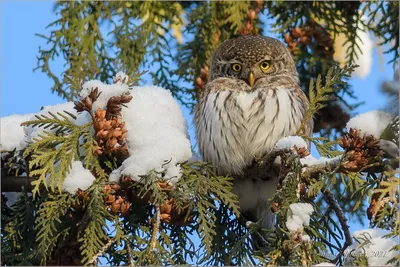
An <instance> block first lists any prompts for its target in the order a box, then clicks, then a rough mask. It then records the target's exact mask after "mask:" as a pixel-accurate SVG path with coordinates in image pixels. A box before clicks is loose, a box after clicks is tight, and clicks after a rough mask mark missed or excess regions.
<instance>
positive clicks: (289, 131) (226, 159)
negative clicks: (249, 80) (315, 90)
mask: <svg viewBox="0 0 400 267" xmlns="http://www.w3.org/2000/svg"><path fill="white" fill-rule="evenodd" d="M293 90H294V89H269V90H268V89H267V90H263V89H258V90H256V91H254V92H246V91H235V92H233V91H230V90H221V91H212V92H210V93H209V94H208V95H207V96H206V98H205V101H204V103H202V105H203V107H201V109H202V111H203V113H204V115H203V116H204V120H201V121H200V122H199V123H198V125H197V136H198V139H199V144H200V145H201V146H202V147H201V151H202V153H203V155H204V156H205V160H206V161H210V162H212V163H214V164H215V166H217V167H218V170H219V171H220V172H222V173H231V174H242V173H243V169H244V168H245V167H246V166H249V165H250V164H251V162H252V160H253V159H254V158H255V157H261V156H263V155H265V154H267V153H268V152H270V151H271V149H272V148H273V147H274V145H275V143H276V142H277V141H278V140H279V139H280V138H282V137H283V136H289V135H293V134H295V132H296V130H297V129H298V128H299V126H300V124H301V117H299V116H294V115H293V113H296V112H298V113H302V112H303V110H304V108H303V107H302V103H301V102H300V101H291V100H290V97H292V96H291V93H292V91H293ZM292 104H294V105H293V106H292ZM225 109H228V110H229V112H222V111H223V110H225Z"/></svg>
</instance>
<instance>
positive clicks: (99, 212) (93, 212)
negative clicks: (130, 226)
mask: <svg viewBox="0 0 400 267" xmlns="http://www.w3.org/2000/svg"><path fill="white" fill-rule="evenodd" d="M103 188H104V184H102V183H100V182H99V181H96V183H94V184H93V185H92V186H91V187H90V188H89V189H88V190H87V193H88V194H89V195H90V199H89V201H88V203H87V208H86V212H85V214H84V215H83V218H82V222H83V223H82V224H81V225H80V228H81V229H82V230H81V231H80V235H78V241H79V242H80V243H81V247H80V249H81V251H82V256H83V263H85V264H92V263H93V262H92V259H93V257H94V256H95V255H97V253H98V252H99V250H100V249H101V248H102V247H104V245H105V244H106V243H107V241H109V240H108V237H107V234H106V229H107V224H106V222H107V219H111V215H110V214H109V213H108V212H107V210H106V208H105V207H104V192H103ZM117 237H118V236H117Z"/></svg>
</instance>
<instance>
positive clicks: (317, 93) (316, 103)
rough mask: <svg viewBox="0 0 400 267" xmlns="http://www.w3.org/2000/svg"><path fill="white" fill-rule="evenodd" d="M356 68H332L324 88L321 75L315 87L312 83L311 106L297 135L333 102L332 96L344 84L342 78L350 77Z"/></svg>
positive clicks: (310, 89)
mask: <svg viewBox="0 0 400 267" xmlns="http://www.w3.org/2000/svg"><path fill="white" fill-rule="evenodd" d="M356 67H357V65H349V66H346V67H344V68H343V69H339V70H338V69H337V68H335V67H332V68H330V69H329V71H328V73H327V75H326V78H325V85H324V86H322V76H321V75H318V77H317V81H316V83H315V85H314V81H313V80H311V81H310V86H309V89H308V92H309V98H310V106H309V108H308V110H307V111H306V114H305V115H304V117H303V120H302V122H301V125H300V127H299V129H298V130H297V132H296V135H299V134H301V133H302V132H304V127H305V126H306V125H307V124H308V123H309V121H310V120H311V119H312V117H313V116H314V114H315V113H317V111H318V110H320V109H322V108H323V107H325V106H326V104H325V102H327V101H330V100H332V97H333V96H332V94H333V93H335V92H337V91H338V89H339V88H340V85H342V84H343V83H344V82H343V81H342V78H343V77H349V76H350V74H351V73H352V72H353V70H354V68H356Z"/></svg>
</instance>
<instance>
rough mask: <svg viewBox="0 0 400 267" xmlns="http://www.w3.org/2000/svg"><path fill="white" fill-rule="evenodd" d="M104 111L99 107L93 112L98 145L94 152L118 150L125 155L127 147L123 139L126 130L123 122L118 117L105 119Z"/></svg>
mask: <svg viewBox="0 0 400 267" xmlns="http://www.w3.org/2000/svg"><path fill="white" fill-rule="evenodd" d="M106 113H107V111H105V110H103V109H100V108H99V109H98V110H97V111H96V113H95V122H94V129H95V136H96V142H97V145H98V146H97V147H96V148H95V153H96V154H97V155H100V154H111V153H116V152H119V153H121V154H122V155H127V154H128V147H127V145H126V141H125V139H126V136H127V132H128V131H127V130H126V129H125V123H124V122H123V121H121V119H120V117H113V118H111V119H107V118H106V117H107V116H106Z"/></svg>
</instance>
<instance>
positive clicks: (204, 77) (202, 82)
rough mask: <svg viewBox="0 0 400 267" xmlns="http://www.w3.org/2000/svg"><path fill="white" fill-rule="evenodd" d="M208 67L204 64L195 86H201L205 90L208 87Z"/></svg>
mask: <svg viewBox="0 0 400 267" xmlns="http://www.w3.org/2000/svg"><path fill="white" fill-rule="evenodd" d="M208 73H209V71H208V67H207V66H204V67H203V68H201V69H200V76H198V77H197V78H196V80H195V82H194V84H195V86H196V87H197V88H199V89H200V90H201V91H204V89H205V88H206V83H207V82H208V77H209V75H208Z"/></svg>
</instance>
